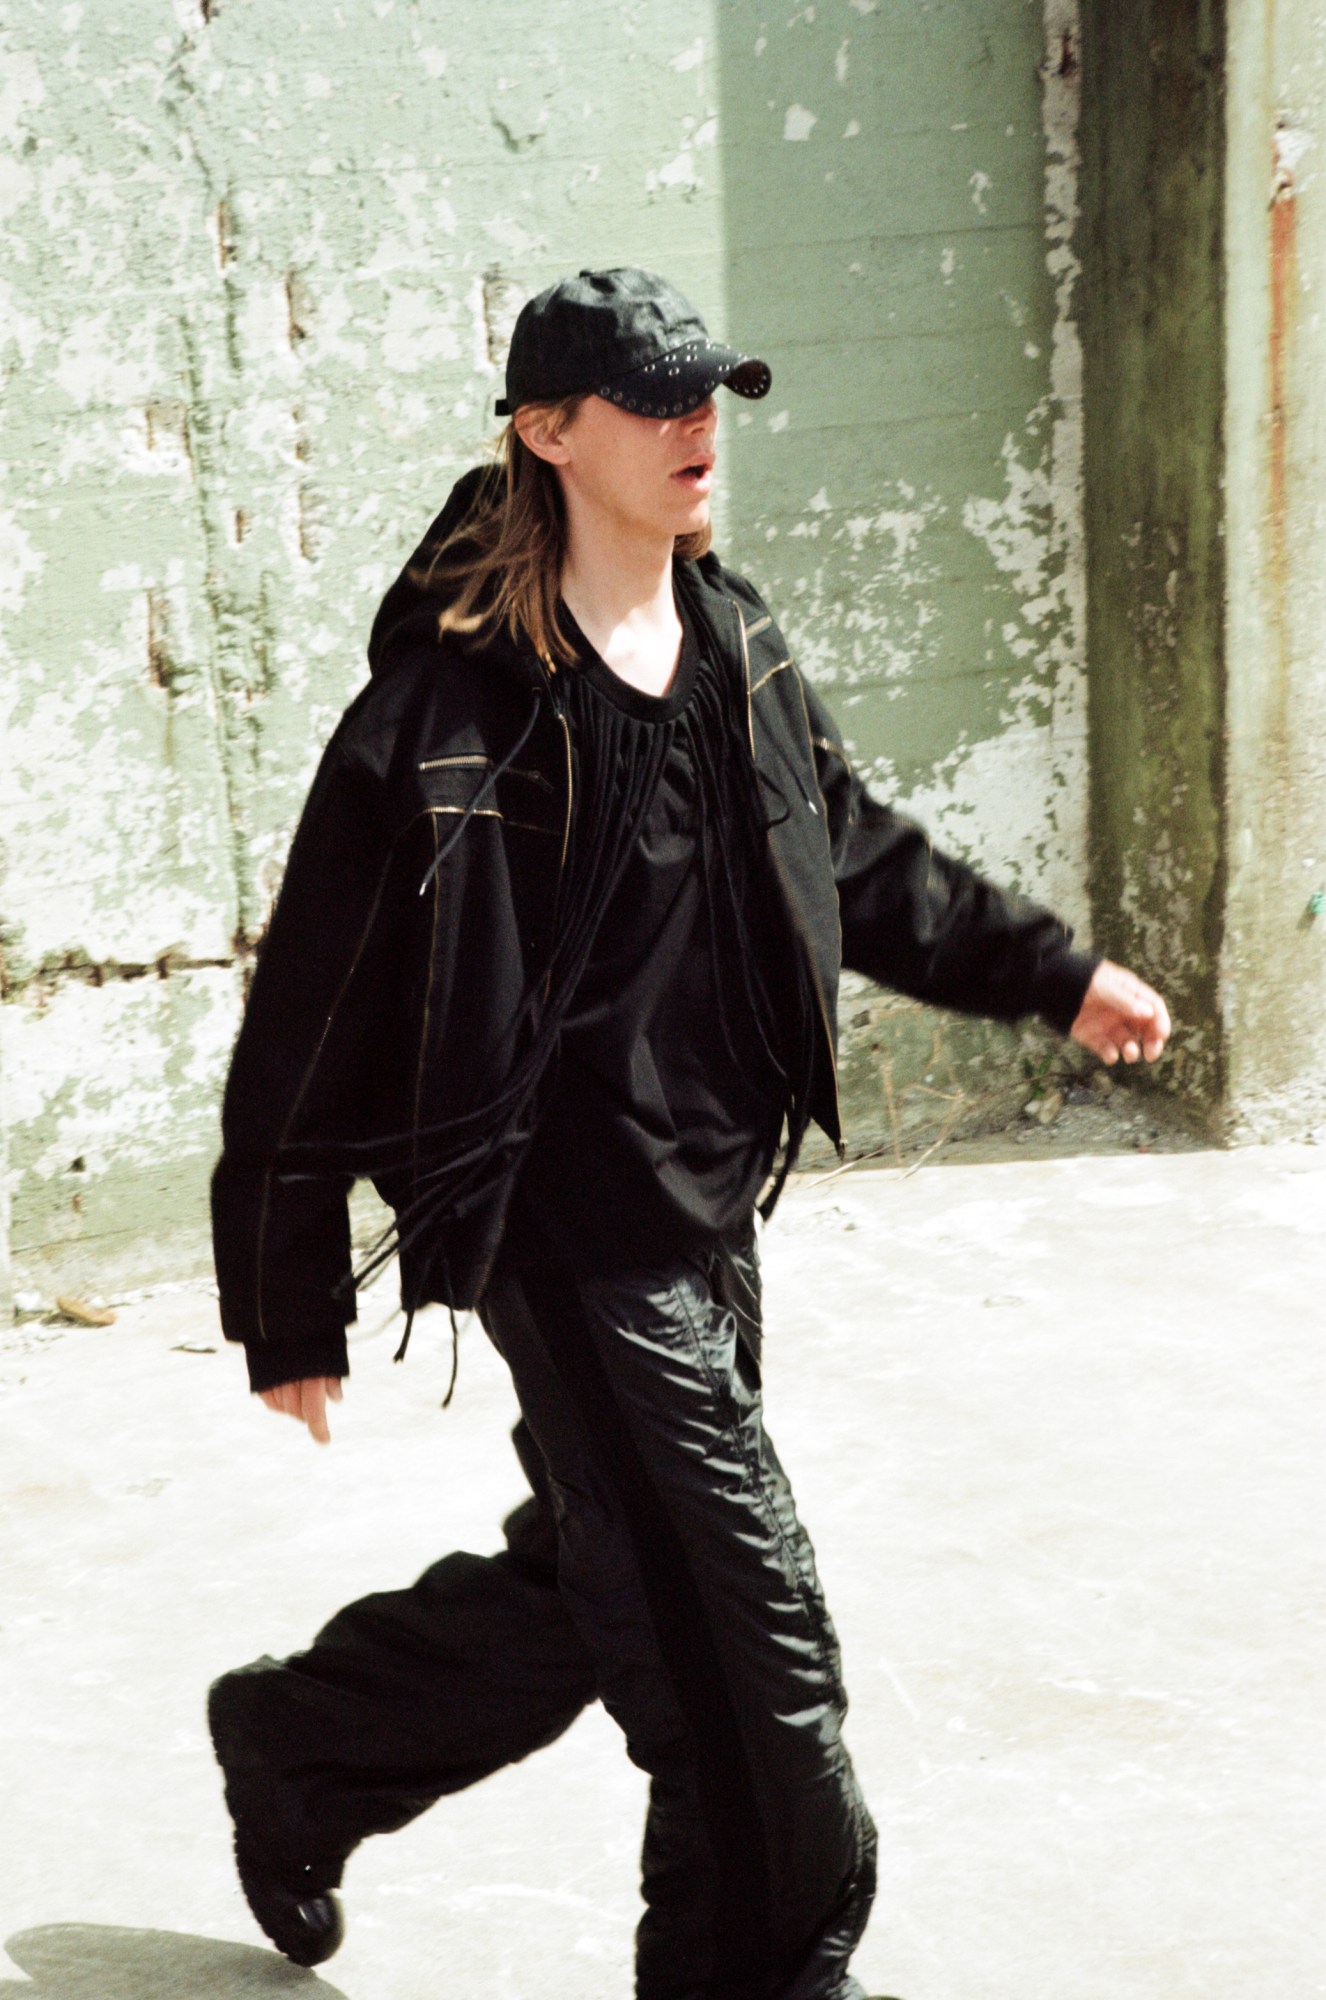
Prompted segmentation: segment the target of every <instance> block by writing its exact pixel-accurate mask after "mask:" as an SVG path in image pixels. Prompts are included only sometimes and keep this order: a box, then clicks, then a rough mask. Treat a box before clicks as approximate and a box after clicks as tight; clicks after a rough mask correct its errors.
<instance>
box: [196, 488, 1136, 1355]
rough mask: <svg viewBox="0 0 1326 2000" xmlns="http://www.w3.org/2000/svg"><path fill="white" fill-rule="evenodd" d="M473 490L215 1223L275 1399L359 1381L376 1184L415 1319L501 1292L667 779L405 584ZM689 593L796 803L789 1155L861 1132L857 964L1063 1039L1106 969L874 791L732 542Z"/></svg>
mask: <svg viewBox="0 0 1326 2000" xmlns="http://www.w3.org/2000/svg"><path fill="white" fill-rule="evenodd" d="M480 476H481V475H480V474H479V473H477V472H472V473H469V474H467V475H466V476H465V478H464V479H462V480H461V481H460V482H459V484H458V485H457V487H456V488H455V489H454V491H453V492H452V495H451V497H450V499H449V500H448V503H447V506H446V507H445V508H444V510H443V512H442V513H441V514H440V515H439V516H438V518H437V520H436V521H435V522H434V523H433V525H432V527H431V528H430V529H429V532H428V534H427V535H426V536H425V538H424V541H423V543H422V544H421V545H420V548H419V550H418V551H416V553H415V555H414V557H412V558H411V561H410V563H409V564H407V565H406V568H405V570H404V571H403V572H402V574H401V576H400V577H399V578H398V580H397V581H396V583H394V584H393V585H392V587H391V589H390V590H389V591H388V593H387V595H386V597H385V599H384V600H383V603H382V607H381V609H380V610H379V612H378V615H377V618H376V620H375V621H374V626H373V632H372V636H371V638H370V641H369V664H370V667H371V670H372V671H371V678H370V680H369V683H368V685H367V686H366V687H365V688H364V689H363V690H362V692H361V693H360V694H359V695H358V697H357V698H356V699H355V700H354V701H353V702H352V703H351V705H350V707H349V708H348V709H347V711H346V713H345V715H344V716H343V717H342V719H341V722H340V723H339V725H338V727H337V729H336V731H335V733H334V735H333V736H332V739H331V741H330V743H329V744H328V746H327V749H326V751H325V753H324V755H323V758H322V762H321V764H320V766H319V769H318V772H317V776H316V777H315V779H314V782H313V787H312V790H311V791H310V794H309V797H308V801H307V804H306V806H305V808H304V812H303V815H302V817H301V819H300V822H299V826H298V828H297V830H296V833H295V838H294V842H293V845H292V847H291V850H290V856H289V862H288V865H287V868H286V873H285V879H284V882H283V884H282V888H281V893H280V896H279V897H278V899H277V903H276V907H275V910H274V912H273V915H272V921H271V924H270V927H269V929H268V932H267V935H266V938H265V940H264V942H263V945H262V949H261V953H260V955H259V961H258V965H257V968H256V971H255V974H254V979H253V984H252V988H251V991H250V994H249V999H248V1004H247V1007H246V1010H245V1016H244V1022H243V1025H242V1028H241V1031H240V1035H239V1039H238V1042H237V1044H236V1047H235V1052H234V1056H233V1059H232V1062H231V1067H230V1073H229V1078H228V1081H227V1085H226V1092H225V1102H224V1107H223V1112H222V1133H223V1151H222V1155H221V1159H220V1161H219V1163H218V1165H217V1168H216V1172H215V1175H214V1177H213V1183H212V1211H213V1230H214V1243H215V1254H216V1269H217V1277H218V1282H219V1288H220V1300H221V1319H222V1325H223V1328H224V1331H225V1334H226V1336H227V1338H228V1339H231V1340H237V1341H242V1342H243V1343H244V1346H245V1348H246V1350H247V1354H248V1362H249V1373H250V1380H251V1382H252V1386H253V1387H254V1388H255V1389H262V1388H268V1387H271V1386H273V1385H274V1384H276V1383H279V1382H286V1381H294V1380H298V1379H300V1378H302V1377H306V1376H313V1375H344V1374H345V1373H346V1372H347V1360H346V1341H345V1329H346V1326H347V1324H348V1323H349V1322H350V1321H352V1320H353V1319H354V1317H355V1305H354V1282H353V1278H352V1262H351V1248H350V1231H349V1219H348V1208H347V1196H348V1193H349V1190H350V1187H351V1185H352V1182H353V1180H354V1178H355V1177H356V1175H358V1174H369V1175H371V1176H372V1178H373V1180H374V1182H375V1183H376V1185H377V1187H378V1189H379V1191H380V1192H381V1193H382V1195H383V1196H384V1198H385V1199H386V1200H387V1201H388V1202H389V1203H390V1205H391V1207H392V1208H393V1210H394V1211H395V1214H396V1217H397V1236H398V1239H399V1241H398V1242H393V1244H392V1245H391V1247H392V1248H399V1252H400V1261H401V1291H402V1303H403V1304H404V1305H405V1306H406V1307H407V1309H413V1308H415V1307H417V1306H419V1305H421V1304H423V1303H424V1302H425V1301H430V1300H436V1301H440V1302H442V1303H444V1304H449V1305H452V1306H454V1307H457V1308H465V1307H469V1306H472V1305H474V1304H475V1303H477V1301H478V1300H479V1298H480V1297H481V1295H482V1292H483V1289H484V1285H485V1283H486V1281H487V1277H488V1274H489V1271H490V1270H491V1268H492V1263H493V1259H494V1257H495V1255H496V1252H497V1248H498V1246H499V1244H500V1242H501V1238H502V1233H503V1227H504V1222H505V1218H506V1213H507V1208H508V1204H509V1201H510V1196H511V1192H512V1189H513V1187H514V1184H515V1180H516V1176H517V1173H518V1170H519V1166H520V1161H521V1157H522V1154H523V1151H524V1148H525V1146H526V1144H527V1143H528V1139H529V1136H530V1133H531V1132H532V1130H533V1128H534V1125H535V1123H536V1121H537V1117H538V1110H539V1103H540V1089H541V1086H542V1085H543V1084H544V1082H545V1080H546V1078H547V1076H548V1074H549V1066H550V1063H551V1060H552V1058H553V1057H554V1055H555V1051H556V1040H557V1028H558V1022H559V1019H560V1015H561V1012H562V1011H563V1010H564V1008H565V1006H566V1004H567V1003H568V1001H569V999H570V997H571V994H572V992H573V991H574V985H575V980H576V977H577V976H578V972H579V970H580V968H581V967H582V966H583V964H584V960H585V956H586V954H587V952H588V950H589V948H590V946H591V945H592V943H593V932H594V926H595V924H596V922H597V919H598V916H599V914H601V909H602V906H603V903H604V901H605V900H606V898H605V895H604V893H603V891H604V884H605V882H606V881H607V880H608V875H609V874H610V870H605V868H604V867H603V866H602V865H598V866H597V867H595V866H592V865H591V863H594V862H595V860H596V855H597V850H598V849H599V848H601V847H602V846H603V843H604V841H605V839H606V840H607V841H608V843H609V844H611V841H612V840H614V839H616V840H617V842H618V844H619V846H623V845H625V844H627V843H629V841H630V840H631V839H633V838H634V828H635V826H636V825H638V823H639V819H638V815H639V814H640V813H641V812H642V811H643V810H645V809H646V808H647V805H648V800H649V796H650V782H651V776H650V774H649V773H644V774H641V776H640V778H639V782H638V783H637V785H636V789H635V793H634V795H633V796H632V797H630V798H623V799H621V800H619V801H614V800H613V799H611V798H609V797H608V796H607V795H606V793H605V791H604V777H603V774H602V773H601V772H598V771H596V770H595V769H594V768H593V749H592V745H588V744H585V743H578V742H575V741H573V740H572V732H571V730H570V727H569V724H568V723H567V720H566V717H565V714H564V713H563V710H562V704H561V702H560V700H559V697H558V682H557V675H556V674H555V673H554V674H550V673H549V672H548V670H547V669H546V668H545V667H544V665H543V664H542V663H541V662H540V661H539V660H538V659H537V657H536V656H535V653H534V651H533V648H532V647H531V646H529V645H528V644H525V643H518V642H515V641H513V640H511V639H510V638H508V637H507V636H506V635H504V634H497V635H492V634H490V635H488V636H486V637H485V638H484V640H483V642H482V644H480V645H475V644H473V643H469V642H462V641H460V640H458V639H456V638H454V637H450V636H448V637H446V638H440V637H439V635H438V632H437V611H438V599H437V598H436V596H434V595H432V594H431V593H429V592H428V591H426V590H424V589H423V588H421V587H420V585H419V584H418V583H417V582H415V581H414V580H413V579H412V576H411V571H415V570H417V569H418V568H420V567H422V566H425V565H426V563H427V560H428V555H429V552H430V551H431V549H432V548H434V547H435V546H436V545H437V544H438V542H439V541H440V540H441V539H443V538H444V537H445V536H446V535H447V534H448V533H449V532H450V531H451V529H452V528H453V526H454V525H456V524H457V523H458V522H460V521H461V520H463V518H464V516H465V514H466V513H467V512H468V511H469V508H470V506H471V505H472V504H473V499H474V495H475V490H476V486H477V482H478V480H479V478H480ZM677 583H678V588H679V589H680V590H681V591H682V592H683V593H684V594H685V598H686V602H687V606H688V609H689V610H690V612H691V614H692V616H693V618H694V620H695V622H696V625H697V628H698V630H699V632H700V634H701V635H702V638H704V639H706V640H707V642H708V644H709V645H710V646H712V648H713V649H714V657H715V658H716V659H717V660H718V661H719V662H720V663H721V665H722V667H723V670H724V671H726V672H728V673H730V674H732V675H734V676H736V677H738V686H739V687H740V688H741V689H742V690H743V691H744V701H745V706H746V715H747V721H748V733H749V742H750V753H751V756H752V758H753V759H754V761H755V765H756V768H757V771H758V773H759V774H760V782H761V786H762V787H763V788H764V789H766V790H767V794H768V796H769V797H771V798H773V799H781V800H782V801H783V802H784V804H783V809H782V810H781V812H779V813H776V814H771V815H770V818H771V824H770V827H769V832H768V836H767V838H768V840H769V844H770V850H771V858H772V862H773V874H774V877H775V879H776V880H777V882H778V883H779V885H780V887H781V890H782V893H783V895H784V897H785V899H786V903H787V910H788V915H789V918H790V931H791V935H792V936H794V937H795V938H796V939H797V940H798V941H799V946H800V949H801V952H802V954H803V958H804V963H805V966H806V968H807V969H808V971H809V974H810V979H809V982H808V983H809V986H810V989H811V992H812V994H813V1000H814V1012H815V1016H816V1028H815V1033H814V1035H813V1037H811V1038H810V1040H809V1042H808V1048H807V1057H806V1062H805V1074H804V1075H803V1076H802V1077H801V1078H800V1079H798V1080H797V1085H796V1092H795V1096H794V1101H793V1109H792V1111H791V1113H790V1114H789V1128H790V1129H789V1133H788V1143H787V1148H786V1152H785V1164H790V1162H791V1159H792V1158H793V1157H794V1156H795V1150H796V1146H797V1144H798V1143H799V1140H800V1137H801V1134H802V1132H803V1131H804V1128H805V1125H806V1123H807V1122H808V1120H810V1119H813V1120H814V1121H815V1122H816V1123H817V1124H818V1125H819V1126H820V1127H821V1128H822V1129H823V1131H824V1132H825V1133H826V1134H827V1135H828V1137H829V1138H830V1139H831V1140H832V1141H833V1142H834V1143H835V1144H837V1145H841V1139H842V1134H841V1129H840V1124H839V1112H838V1096H837V1081H836V1068H835V1050H836V1005H837V989H838V975H839V969H840V965H847V966H849V967H850V968H851V969H853V970H854V971H857V972H861V973H865V974H867V975H868V976H869V977H871V978H873V979H876V980H878V981H880V982H881V983H883V984H885V985H887V986H891V987H894V988H896V989H897V990H899V991H900V992H903V993H908V994H912V995H914V996H915V997H916V998H918V999H921V1000H926V1001H930V1002H933V1003H935V1004H938V1005H940V1006H945V1007H952V1008H958V1009H962V1010H964V1011H968V1012H972V1013H979V1014H985V1015H989V1016H992V1017H994V1018H996V1019H1000V1020H1016V1019H1018V1018H1019V1017H1021V1016H1023V1015H1026V1014H1031V1013H1039V1014H1040V1015H1042V1016H1043V1017H1044V1019H1045V1020H1047V1021H1048V1022H1049V1023H1050V1024H1051V1025H1052V1026H1053V1027H1055V1028H1057V1029H1059V1030H1060V1032H1067V1030H1068V1028H1069V1027H1070V1026H1071V1025H1072V1022H1073V1020H1074V1018H1075V1017H1076V1014H1077V1011H1078V1008H1079V1007H1080V1005H1081V1002H1082V999H1083V996H1084V994H1085V992H1086V988H1087V986H1088V984H1089V983H1090V979H1091V975H1092V972H1093V970H1094V968H1095V965H1096V963H1097V961H1096V960H1095V959H1094V958H1092V957H1089V956H1086V955H1084V954H1082V953H1078V952H1074V951H1073V950H1072V949H1071V934H1070V933H1069V932H1068V931H1067V930H1066V929H1065V928H1064V926H1063V925H1062V924H1060V923H1059V922H1058V921H1057V919H1056V918H1054V917H1053V916H1051V915H1050V914H1049V913H1048V912H1046V911H1044V910H1042V909H1039V908H1037V907H1036V906H1035V905H1033V904H1031V903H1028V902H1026V901H1024V900H1023V899H1021V898H1019V897H1015V896H1012V895H1009V894H1007V893H1006V892H1004V891H1002V890H1000V889H998V888H996V887H994V886H993V885H992V884H991V883H989V882H987V881H985V880H984V879H983V878H982V877H981V876H979V875H978V874H977V873H976V872H975V871H974V870H972V869H971V868H969V867H967V866H966V865H965V864H963V863H962V862H959V861H957V860H955V859H953V858H952V857H951V856H948V855H945V854H942V853H939V852H937V851H936V850H935V849H934V848H933V846H932V845H931V842H930V841H929V839H928V838H927V836H926V834H925V833H924V831H923V830H922V829H921V828H920V827H919V826H917V825H915V824H914V823H913V822H911V821H909V820H907V819H905V818H903V817H902V816H901V815H899V814H897V813H895V812H894V811H892V809H891V808H890V807H888V806H886V805H883V804H881V803H879V802H878V801H877V800H875V799H874V798H872V797H871V796H870V794H869V793H868V792H867V791H866V789H865V787H864V786H863V784H862V783H861V781H860V779H859V778H858V777H857V775H856V774H855V772H854V771H853V769H852V767H851V764H850V763H849V760H848V758H847V755H846V753H845V752H844V750H843V747H842V743H841V740H840V738H839V735H838V732H837V730H836V728H835V727H834V724H833V722H832V720H831V718H830V716H829V714H828V712H827V710H826V709H825V708H824V706H823V704H822V703H821V702H820V700H819V698H818V696H817V695H816V693H815V691H814V689H813V688H811V687H810V686H808V685H807V683H806V682H805V681H804V680H803V679H802V677H801V675H800V673H799V672H798V670H797V668H796V667H795V665H794V664H793V662H792V660H791V658H790V656H789V652H788V647H787V645H786V642H785V641H784V639H783V638H782V635H781V634H780V633H779V631H778V628H777V626H776V625H775V624H774V622H773V619H772V617H771V616H770V614H769V612H768V610H767V608H766V607H765V605H764V604H763V602H762V601H761V599H760V597H759V596H758V594H757V593H756V591H755V590H754V589H753V588H752V587H751V585H750V584H749V583H747V582H746V581H745V579H744V578H742V577H740V576H737V575H735V574H734V573H733V572H732V571H730V570H728V569H726V568H724V566H723V565H722V563H721V562H720V561H719V560H718V558H717V557H716V556H714V555H712V554H711V555H708V556H705V557H703V558H702V559H701V560H700V561H699V562H698V563H693V562H681V563H679V564H678V568H677ZM605 828H606V829H608V831H607V833H606V834H605V831H604V829H605ZM591 850H593V851H591ZM597 859H598V861H599V862H601V860H602V856H601V855H597ZM791 976H793V969H792V968H789V977H791ZM385 1254H386V1250H385V1248H384V1255H385Z"/></svg>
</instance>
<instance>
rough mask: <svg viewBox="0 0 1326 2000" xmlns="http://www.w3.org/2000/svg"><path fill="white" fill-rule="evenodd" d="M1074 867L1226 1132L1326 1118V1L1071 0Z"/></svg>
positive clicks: (1172, 1082)
mask: <svg viewBox="0 0 1326 2000" xmlns="http://www.w3.org/2000/svg"><path fill="white" fill-rule="evenodd" d="M1083 67H1084V77H1085V84H1086V89H1085V105H1086V110H1085V115H1084V162H1083V177H1084V185H1085V186H1086V188H1087V189H1088V190H1089V196H1088V199H1087V200H1086V202H1085V204H1084V214H1085V225H1084V229H1083V233H1082V245H1083V259H1084V264H1085V268H1086V282H1085V285H1084V292H1083V325H1084V330H1085V349H1086V383H1087V398H1086V441H1087V450H1086V524H1087V556H1088V564H1089V570H1090V578H1091V592H1090V606H1091V612H1090V622H1089V630H1088V651H1089V657H1090V661H1091V676H1090V679H1091V721H1092V732H1091V769H1092V785H1091V793H1092V815H1091V882H1092V896H1093V903H1094V906H1095V916H1096V931H1097V938H1098V941H1099V943H1100V944H1101V945H1102V947H1103V948H1104V949H1106V950H1107V951H1110V952H1111V953H1112V954H1113V955H1114V956H1116V957H1125V958H1127V959H1128V960H1129V962H1130V963H1133V964H1135V965H1136V966H1137V967H1138V969H1139V971H1142V972H1144V973H1145V974H1146V975H1147V976H1149V977H1151V978H1153V979H1155V980H1156V981H1157V982H1158V983H1160V984H1162V985H1163V986H1164V987H1165V989H1166V991H1167V992H1168V994H1169V996H1170V998H1171V1002H1172V1005H1173V1008H1174V1012H1175V1014H1176V1016H1177V1018H1178V1023H1179V1027H1178V1033H1177V1035H1176V1040H1175V1048H1174V1051H1173V1054H1172V1056H1171V1058H1170V1059H1169V1060H1168V1061H1167V1063H1166V1064H1165V1066H1164V1068H1163V1069H1162V1070H1161V1071H1160V1072H1159V1077H1158V1080H1159V1082H1160V1084H1161V1086H1162V1087H1163V1088H1165V1089H1166V1090H1168V1091H1169V1092H1171V1093H1172V1094H1173V1095H1174V1097H1175V1098H1176V1099H1177V1100H1178V1101H1180V1102H1182V1103H1183V1104H1185V1105H1186V1106H1187V1107H1188V1108H1189V1109H1190V1110H1191V1111H1193V1112H1194V1113H1196V1114H1198V1115H1200V1116H1202V1117H1203V1118H1204V1119H1205V1120H1206V1122H1207V1123H1208V1125H1209V1127H1210V1129H1211V1130H1212V1131H1213V1132H1214V1133H1216V1134H1219V1135H1221V1136H1224V1137H1233V1138H1240V1139H1248V1138H1253V1139H1257V1138H1273V1137H1291V1138H1297V1137H1302V1136H1303V1135H1304V1134H1305V1133H1309V1132H1312V1131H1314V1130H1316V1131H1320V1132H1323V1133H1326V914H1323V915H1321V916H1313V915H1312V914H1311V912H1310V904H1311V900H1312V898H1313V897H1314V896H1315V895H1317V894H1322V895H1326V545H1324V544H1323V540H1322V532H1321V530H1322V521H1323V518H1326V436H1323V425H1322V417H1321V381H1322V376H1323V371H1324V370H1326V322H1324V321H1323V315H1322V310H1321V293H1322V285H1323V278H1324V277H1326V199H1324V198H1326V152H1324V150H1323V149H1324V148H1326V23H1323V21H1322V19H1321V18H1320V17H1319V16H1318V15H1317V13H1316V12H1315V10H1313V9H1309V8H1307V7H1304V6H1297V5H1287V4H1284V0H1280V4H1274V0H1203V4H1201V5H1199V6H1190V5H1179V4H1177V0H1126V4H1119V0H1089V3H1088V4H1087V5H1086V6H1084V9H1083Z"/></svg>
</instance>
